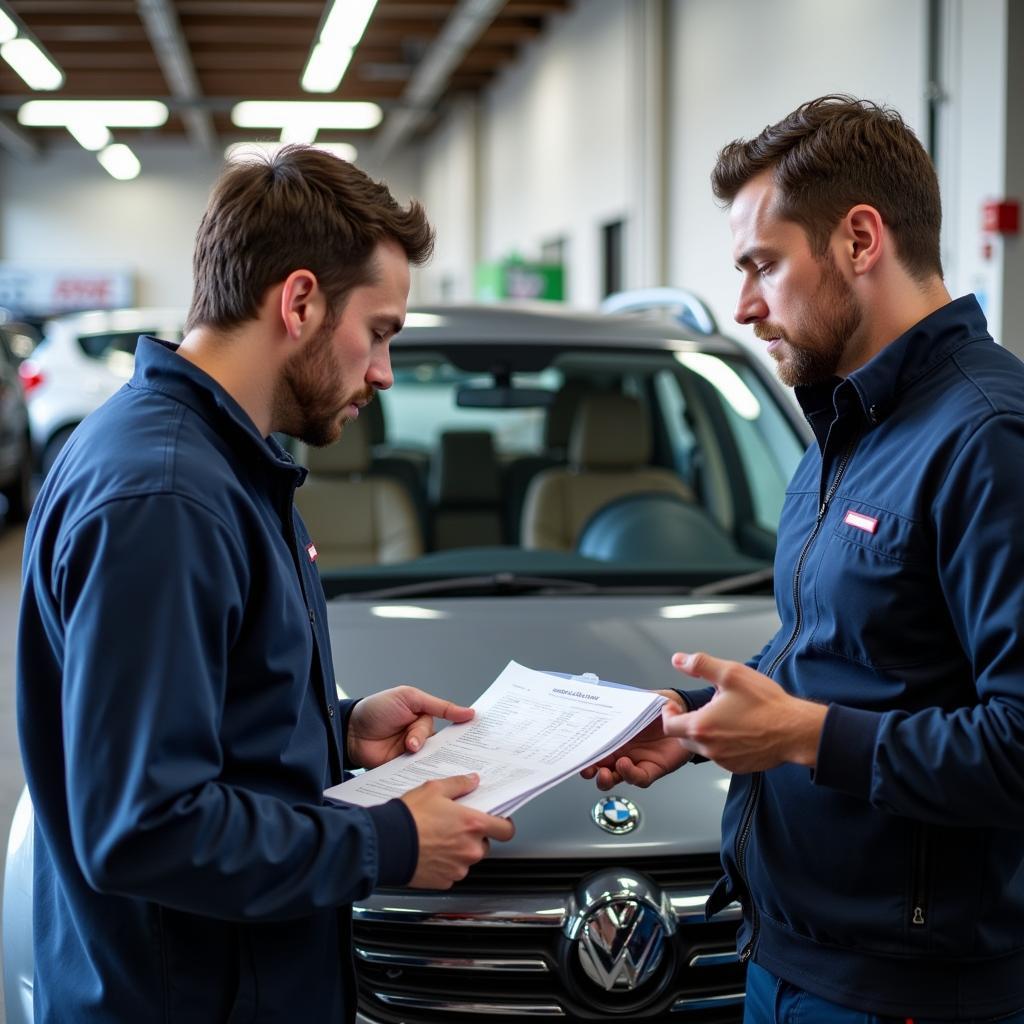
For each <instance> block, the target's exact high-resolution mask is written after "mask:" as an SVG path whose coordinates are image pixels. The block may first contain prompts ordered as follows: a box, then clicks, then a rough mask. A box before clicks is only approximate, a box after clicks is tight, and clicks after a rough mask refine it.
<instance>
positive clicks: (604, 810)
mask: <svg viewBox="0 0 1024 1024" xmlns="http://www.w3.org/2000/svg"><path fill="white" fill-rule="evenodd" d="M590 816H591V817H592V818H593V819H594V824H595V825H597V827H598V828H602V829H604V830H605V832H611V834H612V835H613V836H622V835H625V834H626V833H627V832H632V831H633V829H635V828H636V827H637V825H639V824H640V811H639V809H638V808H637V806H636V804H635V803H633V801H632V800H627V799H626V798H625V797H624V796H615V795H612V796H608V797H605V798H604V799H603V800H598V801H597V803H596V804H594V809H593V810H592V811H591V812H590Z"/></svg>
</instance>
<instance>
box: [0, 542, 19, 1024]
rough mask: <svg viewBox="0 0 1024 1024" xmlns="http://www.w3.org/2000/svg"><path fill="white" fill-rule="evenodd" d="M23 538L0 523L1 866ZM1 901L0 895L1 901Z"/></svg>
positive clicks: (0, 1013) (14, 781) (0, 1012)
mask: <svg viewBox="0 0 1024 1024" xmlns="http://www.w3.org/2000/svg"><path fill="white" fill-rule="evenodd" d="M24 538H25V530H24V528H23V527H20V526H19V527H13V526H8V527H5V526H3V525H2V523H0V865H2V864H3V861H4V859H5V858H6V856H7V833H8V832H9V830H10V827H11V817H12V816H13V814H14V805H15V804H16V803H17V802H18V795H19V794H20V793H21V787H22V786H23V785H24V782H25V776H24V774H23V773H22V770H21V757H20V755H19V753H18V735H17V730H16V729H15V724H14V641H15V631H16V629H17V623H18V604H19V601H20V596H21V584H20V579H21V548H22V542H23V540H24ZM2 899H3V895H2V892H0V901H2ZM2 956H3V951H2V949H0V957H2ZM0 964H2V960H0ZM4 1020H5V1014H4V1004H3V976H2V973H0V1024H3V1022H4Z"/></svg>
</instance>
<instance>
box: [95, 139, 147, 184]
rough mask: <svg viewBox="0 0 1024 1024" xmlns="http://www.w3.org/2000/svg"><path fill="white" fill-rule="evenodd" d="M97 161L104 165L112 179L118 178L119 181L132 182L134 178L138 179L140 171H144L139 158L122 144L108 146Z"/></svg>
mask: <svg viewBox="0 0 1024 1024" xmlns="http://www.w3.org/2000/svg"><path fill="white" fill-rule="evenodd" d="M96 159H97V160H99V162H100V163H101V164H103V167H104V168H105V169H106V171H107V173H108V174H110V176H111V177H113V178H117V180H118V181H131V179H132V178H137V177H138V176H139V171H141V170H142V165H141V164H140V163H139V160H138V157H136V155H135V154H134V153H133V152H132V151H131V150H130V149H129V148H128V147H127V146H124V145H121V144H120V143H115V144H114V145H113V146H107V148H106V149H104V150H101V151H100V153H99V154H98V156H97V157H96Z"/></svg>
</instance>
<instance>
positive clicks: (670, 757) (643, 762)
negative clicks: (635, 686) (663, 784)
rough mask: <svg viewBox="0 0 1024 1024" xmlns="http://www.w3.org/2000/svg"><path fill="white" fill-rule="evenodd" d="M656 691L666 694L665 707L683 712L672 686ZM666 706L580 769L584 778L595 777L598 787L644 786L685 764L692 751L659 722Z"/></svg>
mask: <svg viewBox="0 0 1024 1024" xmlns="http://www.w3.org/2000/svg"><path fill="white" fill-rule="evenodd" d="M658 693H660V694H661V695H662V696H663V697H667V698H668V703H667V704H666V705H665V708H669V707H674V708H675V709H677V712H678V713H679V714H685V713H686V711H685V708H684V707H683V704H682V702H681V701H680V699H679V694H678V693H676V692H675V690H659V691H658ZM665 708H663V709H662V716H663V717H662V718H656V719H655V720H654V721H653V722H651V724H650V725H648V726H646V727H645V728H644V729H643V730H641V731H640V732H638V733H637V734H636V735H635V736H634V737H633V738H632V739H631V740H629V741H628V742H626V743H624V744H623V745H622V746H621V747H619V749H618V750H615V751H613V752H612V753H611V754H609V755H608V756H607V757H606V758H604V759H603V760H601V761H598V762H597V764H592V765H591V766H590V767H589V768H584V769H583V771H582V772H580V774H581V775H582V776H583V778H585V779H595V778H596V780H597V788H598V789H602V790H609V789H612V788H613V787H614V786H617V785H619V783H621V782H628V783H629V784H630V785H631V786H640V787H641V788H643V789H646V788H647V787H648V786H649V785H650V784H651V783H652V782H655V781H656V780H658V779H660V778H661V777H662V776H663V775H667V774H668V773H669V772H674V771H675V770H676V769H677V768H679V767H680V766H681V765H684V764H686V762H687V761H689V760H690V758H691V757H692V756H693V755H692V753H691V751H690V749H689V748H687V747H686V746H684V745H683V744H682V743H681V742H680V741H679V740H678V739H676V738H675V737H674V736H669V735H667V734H666V732H665V729H664V726H663V724H662V723H663V718H664V713H665Z"/></svg>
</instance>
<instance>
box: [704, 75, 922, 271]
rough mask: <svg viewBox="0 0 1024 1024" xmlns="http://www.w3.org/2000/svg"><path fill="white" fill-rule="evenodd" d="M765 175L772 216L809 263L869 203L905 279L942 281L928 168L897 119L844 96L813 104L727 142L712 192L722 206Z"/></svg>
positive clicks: (874, 105)
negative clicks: (800, 232)
mask: <svg viewBox="0 0 1024 1024" xmlns="http://www.w3.org/2000/svg"><path fill="white" fill-rule="evenodd" d="M766 170H771V171H772V176H773V179H774V182H775V185H776V187H777V188H778V191H779V205H778V212H779V214H780V215H781V216H782V217H784V218H785V219H787V220H791V221H795V222H796V223H798V224H800V225H801V226H802V227H803V228H804V230H805V231H806V232H807V237H808V239H809V241H810V243H811V248H812V250H813V251H814V252H815V253H816V255H818V256H823V255H824V253H825V250H826V249H827V247H828V241H829V238H830V237H831V235H832V232H833V230H834V229H835V227H836V225H837V224H838V223H839V221H840V220H841V219H842V218H843V216H845V214H846V212H847V211H848V210H849V209H850V208H851V207H852V206H856V205H857V204H858V203H867V204H868V205H870V206H873V207H874V208H875V209H876V210H878V212H879V213H880V214H881V215H882V220H883V221H884V223H885V225H886V227H888V228H889V230H890V231H891V232H892V236H893V240H894V242H895V243H896V253H897V256H898V257H899V259H900V261H901V262H902V263H903V265H904V266H905V267H906V269H907V271H908V273H910V274H911V275H912V276H913V277H915V278H916V279H917V280H919V281H923V280H926V279H927V278H928V277H930V276H931V275H933V274H939V275H940V276H941V274H942V260H941V257H940V255H939V229H940V227H941V225H942V204H941V201H940V199H939V182H938V178H937V176H936V174H935V167H934V166H933V164H932V161H931V158H930V157H929V156H928V154H927V153H926V152H925V149H924V147H923V146H922V145H921V143H920V142H919V141H918V139H917V136H916V135H914V133H913V132H912V131H911V130H910V128H909V127H908V126H907V124H906V122H905V121H904V120H903V118H902V117H900V115H899V114H898V113H897V112H896V111H895V110H893V109H891V108H889V107H885V106H881V105H880V104H877V103H872V102H871V101H870V100H859V99H855V98H854V97H852V96H844V95H831V96H821V97H819V98H818V99H816V100H811V101H810V102H808V103H804V104H803V105H802V106H799V107H797V109H796V110H794V111H793V113H792V114H790V115H789V116H788V117H784V118H783V119H782V120H781V121H779V122H778V124H773V125H769V126H768V127H767V128H765V130H764V131H763V132H761V134H760V135H758V136H757V138H754V139H751V140H749V141H744V140H743V139H736V140H735V141H734V142H730V143H729V144H728V145H727V146H726V147H725V148H724V149H723V150H722V151H721V152H720V153H719V154H718V162H717V163H716V164H715V169H714V171H712V174H711V187H712V189H713V190H714V193H715V195H716V196H717V197H718V198H719V199H720V200H721V201H722V202H724V203H725V204H729V203H731V202H732V201H733V200H734V199H735V198H736V194H737V193H738V192H739V191H740V189H741V188H743V186H744V185H745V184H746V183H747V182H748V181H750V179H751V178H753V177H755V176H756V175H758V174H760V173H761V172H762V171H766Z"/></svg>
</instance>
